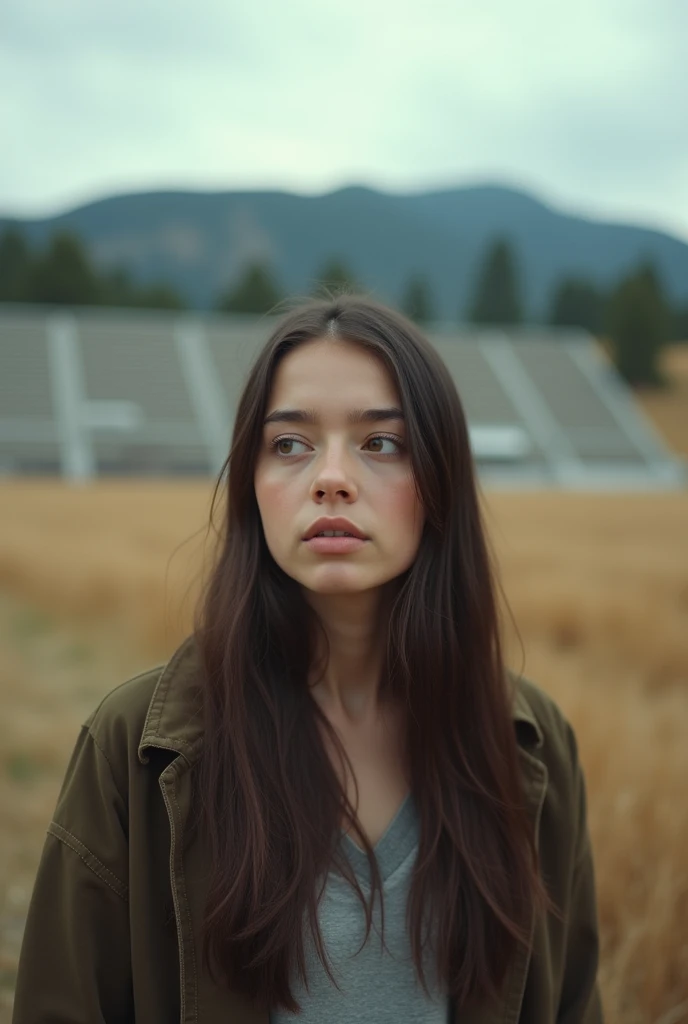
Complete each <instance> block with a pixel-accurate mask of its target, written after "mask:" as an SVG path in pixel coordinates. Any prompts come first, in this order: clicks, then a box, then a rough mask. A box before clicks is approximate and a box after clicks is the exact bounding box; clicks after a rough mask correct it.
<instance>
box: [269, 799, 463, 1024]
mask: <svg viewBox="0 0 688 1024" xmlns="http://www.w3.org/2000/svg"><path fill="white" fill-rule="evenodd" d="M418 839H419V821H418V814H417V808H416V805H415V801H414V799H413V796H412V794H411V793H408V794H407V796H406V799H405V800H404V802H403V803H402V805H401V807H400V808H399V810H398V811H397V813H396V815H395V816H394V818H393V819H392V821H391V822H390V823H389V825H388V827H387V830H386V831H385V833H384V835H383V836H382V837H381V838H380V839H379V840H378V842H377V843H376V845H375V846H374V848H373V849H374V852H375V857H376V859H377V864H378V868H379V871H380V875H381V878H382V885H383V895H384V909H385V929H384V940H385V948H384V949H383V947H382V942H381V937H380V933H381V915H380V898H379V894H376V898H375V906H374V908H373V918H372V927H371V930H370V934H369V936H368V939H367V940H366V944H365V946H363V947H362V948H360V947H361V943H362V942H363V936H364V935H365V912H364V909H363V906H362V905H361V901H360V899H359V898H358V896H357V895H356V893H355V892H354V890H353V888H352V887H351V885H350V884H349V883H348V882H347V881H346V879H345V878H343V877H341V876H340V875H339V874H337V873H336V872H334V871H333V872H330V874H329V875H328V878H327V884H326V886H325V890H324V892H323V895H322V897H321V900H320V903H319V905H318V922H319V925H320V930H321V932H322V937H323V943H324V945H325V949H326V951H327V955H328V957H329V959H330V962H331V968H332V973H333V974H334V976H335V978H336V979H337V983H338V985H339V988H340V990H341V991H337V989H336V988H335V987H334V985H332V983H331V981H330V979H329V978H328V976H327V973H326V972H325V969H324V967H323V966H322V964H321V963H320V959H319V957H318V954H317V952H316V949H315V943H314V942H313V936H312V935H311V931H310V928H309V927H307V928H306V938H305V949H306V970H307V977H308V985H309V989H310V993H308V992H306V989H305V987H304V986H303V985H302V984H301V983H300V981H299V979H298V978H294V979H293V983H292V988H293V992H294V995H295V998H296V1000H297V1001H298V1002H299V1003H300V1004H301V1013H300V1014H293V1013H289V1012H287V1011H284V1010H279V1011H277V1010H275V1011H272V1012H271V1013H270V1024H286V1022H287V1021H294V1020H298V1021H302V1022H303V1024H323V1022H324V1021H327V1024H364V1022H368V1021H372V1022H374V1024H399V1021H404V1024H447V1021H448V1020H449V1000H448V997H447V995H446V994H444V993H443V992H442V991H441V989H440V987H439V986H438V982H437V972H436V969H435V963H434V958H433V956H432V953H431V952H430V948H429V946H426V948H425V950H424V961H423V964H424V970H425V977H426V981H427V984H428V987H429V989H430V993H431V998H430V999H428V997H427V996H426V994H425V992H424V991H423V988H422V986H421V985H420V982H419V981H418V980H417V978H416V974H415V968H414V964H413V958H412V955H411V946H410V942H409V938H408V935H407V932H406V902H407V898H408V892H409V887H410V882H411V873H412V870H413V865H414V863H415V859H416V855H417V853H418ZM341 842H342V844H343V850H344V852H345V853H346V855H347V857H348V858H349V861H350V863H351V866H352V868H353V870H354V871H355V872H356V877H357V879H358V882H359V884H360V886H361V888H362V889H363V892H364V894H365V896H366V899H367V900H368V901H369V900H370V869H369V866H368V859H367V857H366V855H365V853H364V852H363V850H361V849H359V847H358V846H357V845H356V843H355V842H354V841H353V839H352V838H351V837H350V836H349V835H346V834H345V833H344V832H342V838H341ZM357 950H358V952H357Z"/></svg>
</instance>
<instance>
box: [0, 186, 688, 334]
mask: <svg viewBox="0 0 688 1024" xmlns="http://www.w3.org/2000/svg"><path fill="white" fill-rule="evenodd" d="M9 224H12V225H15V226H16V227H18V228H19V229H20V230H22V231H23V232H24V233H25V234H26V236H27V238H28V239H29V241H30V242H31V243H33V244H44V243H45V241H46V240H47V238H48V237H49V236H50V235H51V234H52V233H53V232H54V231H57V230H65V229H68V230H74V231H76V233H77V234H79V235H80V236H81V237H82V239H83V241H84V243H85V245H86V247H87V249H88V251H89V253H90V255H91V257H92V258H93V260H94V261H95V262H96V264H97V265H98V266H99V267H100V268H101V269H111V268H113V267H115V266H119V265H124V266H126V267H127V268H128V269H129V270H130V271H131V273H132V275H133V276H135V278H136V279H138V280H139V281H140V282H141V283H147V282H149V281H152V280H156V279H161V278H162V279H165V280H167V281H169V282H170V283H171V284H173V285H174V286H175V287H176V288H178V289H179V291H180V292H181V293H182V294H183V295H184V296H185V297H186V298H187V300H188V301H189V302H190V303H191V305H193V306H195V307H197V308H201V309H203V308H209V307H210V306H212V304H213V303H214V301H215V300H216V298H217V295H218V293H219V292H220V291H222V290H223V289H225V288H226V287H227V285H229V284H231V283H233V281H235V280H236V279H237V278H238V276H239V275H240V273H241V271H242V269H243V267H244V266H245V265H246V264H247V263H248V262H250V261H251V260H254V259H260V260H268V261H270V263H271V264H272V266H273V269H274V272H275V274H276V276H277V278H278V280H279V281H280V283H281V285H282V286H283V287H284V289H285V290H286V291H287V292H289V293H291V294H307V293H309V292H310V291H311V290H312V287H313V282H314V278H315V275H316V274H317V272H318V270H319V269H320V267H321V266H322V264H323V263H324V262H325V260H327V259H329V258H330V257H334V256H336V257H339V258H341V259H343V260H344V261H345V262H346V263H347V265H349V266H350V267H351V269H352V271H353V273H354V274H355V275H356V276H357V277H358V279H359V280H360V281H361V283H362V284H363V287H364V288H366V290H369V291H371V292H372V293H373V294H374V295H375V296H376V297H378V298H380V299H381V300H383V301H388V302H392V303H398V302H399V300H400V298H401V294H402V291H403V288H404V285H405V284H406V281H407V280H408V278H409V276H410V275H411V274H412V273H422V274H425V275H426V276H427V277H428V279H429V282H430V284H431V287H432V289H433V293H434V300H435V309H436V313H437V315H438V317H440V318H444V319H447V320H456V319H457V318H458V319H460V318H462V317H463V316H464V315H465V313H466V307H467V304H468V303H469V301H470V297H471V295H472V292H473V288H474V285H475V279H476V275H477V273H478V270H479V265H480V262H481V260H482V258H483V256H484V254H485V252H486V250H487V247H488V246H489V245H490V244H491V242H492V241H493V240H494V238H495V237H496V236H497V235H505V236H506V237H507V238H509V240H510V242H511V243H512V245H513V246H514V248H515V250H516V253H517V256H518V258H519V269H520V278H521V288H522V295H523V298H524V305H525V308H526V313H527V316H528V318H529V319H541V318H542V317H543V316H544V315H545V314H546V311H547V308H548V305H549V301H550V297H551V293H552V290H553V288H554V287H555V286H556V284H557V283H558V282H559V280H560V279H561V277H563V276H574V275H576V276H584V277H588V278H590V279H592V280H593V281H594V282H595V283H596V284H598V285H599V286H601V287H605V288H608V287H610V286H611V285H612V284H613V283H614V282H615V281H616V280H617V279H618V278H619V277H620V276H621V275H622V274H623V273H626V272H627V271H629V270H630V269H632V268H633V267H634V266H636V265H637V263H638V262H640V260H642V259H651V260H653V262H654V263H655V265H656V267H657V269H658V271H659V273H660V276H661V278H662V281H663V283H664V285H665V288H666V291H667V294H668V296H669V298H670V299H671V300H672V301H674V302H680V303H686V302H688V243H686V242H683V241H682V240H681V239H679V238H676V237H675V236H672V235H670V234H668V233H666V232H663V231H660V230H657V229H653V228H647V227H636V226H634V225H632V224H623V223H610V222H606V221H601V220H596V219H594V218H591V217H588V216H579V215H576V214H571V213H563V212H560V211H559V210H558V209H557V208H556V207H555V206H554V205H553V204H551V203H545V202H543V201H542V200H540V199H539V198H538V197H537V196H536V195H534V194H533V193H530V192H525V191H520V190H518V189H514V188H511V187H506V186H503V185H498V184H492V183H490V184H479V185H469V186H462V187H456V188H451V187H444V188H441V189H434V190H425V191H416V192H408V193H392V192H383V191H380V190H378V189H374V188H370V187H368V186H366V185H360V184H358V185H348V186H344V187H342V188H338V189H335V190H333V191H330V192H325V193H322V194H320V195H301V194H298V193H294V192H289V191H287V190H279V189H271V190H260V191H259V190H255V191H251V190H241V191H230V190H192V189H164V190H148V191H141V192H132V193H127V192H123V193H120V194H117V195H112V196H108V197H104V198H102V199H95V200H91V201H89V202H87V203H84V204H81V205H78V206H75V207H72V208H70V209H67V210H65V211H64V212H62V213H59V214H55V215H52V216H47V217H39V218H26V217H12V216H2V215H0V229H2V228H4V227H5V226H8V225H9Z"/></svg>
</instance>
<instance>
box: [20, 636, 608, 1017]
mask: <svg viewBox="0 0 688 1024" xmlns="http://www.w3.org/2000/svg"><path fill="white" fill-rule="evenodd" d="M197 658H198V655H197V652H196V648H195V646H194V643H193V640H192V638H191V637H189V638H188V639H187V640H186V641H185V642H184V643H183V644H182V646H181V647H180V648H179V649H178V650H177V651H176V652H175V654H174V655H173V657H172V658H171V659H170V661H169V662H168V663H167V665H166V666H165V667H164V668H156V669H153V670H151V671H148V672H144V673H143V674H142V675H139V676H136V677H135V678H133V679H130V680H128V681H127V682H125V683H122V684H121V685H120V686H118V687H116V688H115V689H114V690H113V691H112V692H111V693H109V694H108V695H107V696H106V697H105V699H104V700H103V701H102V702H101V704H100V705H99V707H97V708H96V710H95V711H94V712H93V713H92V714H91V715H90V717H89V718H88V720H87V721H86V722H85V723H84V725H83V726H82V729H81V732H80V734H79V736H78V739H77V741H76V745H75V748H74V751H73V753H72V755H71V759H70V761H69V765H68V768H67V772H66V775H65V778H64V782H63V784H62V789H61V791H60V795H59V798H58V801H57V806H56V809H55V815H54V819H53V820H52V821H51V822H50V824H49V826H48V834H47V837H46V841H45V846H44V849H43V853H42V857H41V861H40V865H39V869H38V874H37V877H36V881H35V886H34V890H33V894H32V898H31V903H30V907H29V912H28V918H27V922H26V930H25V933H24V939H23V945H22V950H21V955H20V961H19V970H18V977H17V986H16V995H15V1002H14V1015H13V1024H39V1022H40V1024H48V1022H60V1024H99V1022H106V1024H124V1022H127V1024H132V1022H134V1021H136V1022H138V1024H173V1022H176V1021H179V1022H180V1024H192V1022H193V1024H268V1014H267V1013H266V1012H259V1011H257V1010H255V1009H253V1008H252V1007H251V1006H250V1004H249V1003H248V1001H247V1000H246V999H245V998H244V997H242V996H239V995H236V994H231V993H228V992H227V991H226V990H222V989H221V988H220V987H219V986H216V985H214V984H213V983H212V981H211V979H210V977H209V976H208V974H207V972H206V971H205V970H204V969H203V968H202V965H201V955H200V944H199V929H200V925H201V912H202V907H203V902H204V896H205V891H204V887H203V877H204V875H206V873H207V869H208V862H207V860H206V856H205V851H204V849H202V848H201V846H202V845H203V844H202V843H201V841H200V840H197V839H194V840H193V841H190V842H185V831H184V826H185V822H186V820H187V815H188V813H189V809H190V799H191V789H190V783H191V777H190V768H191V766H192V765H193V764H194V762H195V761H196V760H197V758H198V755H199V749H200V746H201V743H202V728H201V716H200V714H199V703H198V692H199V691H198V686H197V680H198V670H197V666H198V660H197ZM513 720H514V728H515V729H516V733H517V738H518V744H519V756H520V764H521V769H522V773H523V779H524V783H525V793H526V797H527V804H528V811H529V815H530V818H531V821H532V827H533V830H534V833H535V835H536V837H537V840H538V845H539V851H540V856H541V863H542V869H543V875H544V877H545V879H546V881H547V883H548V886H549V888H550V892H551V894H552V896H553V898H554V900H555V902H556V903H557V905H558V906H559V907H560V908H561V910H562V911H563V913H564V914H565V916H566V921H565V922H560V921H558V920H556V918H554V917H553V916H552V915H547V918H546V919H542V920H538V921H533V924H532V931H531V934H532V942H531V946H530V948H528V949H526V948H525V947H520V950H521V951H520V952H519V954H518V955H517V957H516V958H515V960H514V961H513V964H512V967H511V968H510V971H509V974H508V976H507V979H506V983H505V986H504V989H503V999H502V1001H501V1004H500V1006H499V1007H498V1008H497V1009H496V1010H495V1009H494V1008H493V1009H492V1011H491V1012H488V1011H487V1010H486V1009H485V1008H484V1007H479V1006H476V1007H475V1009H471V1010H468V1009H464V1011H462V1013H461V1014H460V1017H459V1020H460V1024H515V1022H516V1021H520V1022H523V1024H553V1022H557V1024H600V1022H601V1021H602V1011H601V1007H600V998H599V992H598V987H597V966H598V926H597V912H596V900H595V882H594V873H593V860H592V854H591V847H590V839H589V834H588V828H587V819H586V788H585V782H584V777H583V774H582V771H581V767H580V764H579V761H578V757H577V748H576V740H575V736H574V733H573V731H572V729H571V726H570V725H569V723H568V721H567V720H566V719H565V717H564V716H563V714H562V712H561V711H560V710H559V708H558V706H557V705H556V704H555V703H554V702H553V700H552V699H551V698H550V697H548V696H546V695H545V693H544V692H543V691H542V690H540V689H539V688H538V687H537V686H535V685H534V684H533V683H532V682H530V681H528V680H526V679H524V678H523V677H520V678H519V682H518V688H517V690H516V699H515V702H514V709H513ZM453 1009H454V1008H453V1007H452V1012H453Z"/></svg>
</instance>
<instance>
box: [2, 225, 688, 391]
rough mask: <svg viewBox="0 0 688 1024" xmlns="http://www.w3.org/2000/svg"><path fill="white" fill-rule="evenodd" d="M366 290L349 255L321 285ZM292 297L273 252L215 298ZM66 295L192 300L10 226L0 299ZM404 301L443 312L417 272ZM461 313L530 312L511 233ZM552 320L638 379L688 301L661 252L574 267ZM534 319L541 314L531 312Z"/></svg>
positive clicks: (683, 317)
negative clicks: (599, 270)
mask: <svg viewBox="0 0 688 1024" xmlns="http://www.w3.org/2000/svg"><path fill="white" fill-rule="evenodd" d="M323 289H327V290H328V291H329V292H334V293H336V292H338V291H366V287H365V283H364V282H361V281H359V280H357V278H356V276H355V274H354V273H353V271H352V270H351V268H350V267H349V266H347V264H346V263H345V261H343V260H341V259H339V258H335V257H332V258H331V259H329V260H328V261H326V263H325V264H324V265H323V266H322V267H321V268H320V269H319V271H318V272H316V274H315V276H314V282H313V289H312V294H314V295H317V294H319V293H320V294H322V293H323ZM285 297H286V293H285V291H284V289H283V288H282V287H281V285H280V282H279V281H278V280H277V277H276V275H275V273H274V271H273V270H272V268H271V267H270V265H269V264H268V263H266V262H261V261H255V262H253V263H251V264H249V265H248V266H246V267H245V268H244V269H243V271H242V273H241V275H240V277H239V279H238V280H237V281H235V282H234V283H233V284H232V285H231V286H230V287H228V288H227V289H225V290H224V291H223V292H222V293H221V294H219V295H218V296H217V300H216V303H215V308H216V309H217V310H219V311H224V312H232V313H255V314H263V313H266V312H269V311H270V310H273V309H274V308H275V307H276V306H277V305H278V304H279V303H280V302H281V301H282V299H284V298H285ZM3 301H4V302H30V303H65V304H70V305H106V306H129V307H137V308H144V307H147V308H154V309H178V310H181V309H185V308H187V305H188V304H187V302H186V300H185V298H184V296H182V295H181V293H180V292H179V291H178V290H177V289H175V288H174V287H173V286H171V285H170V284H169V283H166V282H164V281H160V282H155V283H150V284H146V285H143V284H140V283H137V282H135V281H133V280H132V278H131V275H130V274H129V273H128V272H127V271H126V270H125V269H124V268H119V269H115V270H109V271H103V270H99V269H98V268H97V267H96V266H95V265H94V264H93V261H92V260H91V259H90V258H89V256H88V253H87V251H86V249H85V247H84V245H83V243H82V242H81V240H80V239H79V238H78V237H77V236H76V235H75V234H73V233H70V232H65V231H62V232H58V233H56V234H54V235H53V236H52V238H51V239H49V241H48V242H47V244H46V246H45V247H44V248H43V249H39V250H35V249H31V247H30V246H29V244H28V243H27V241H26V239H25V238H24V236H23V235H22V234H21V233H20V232H19V231H18V230H17V229H16V228H14V227H10V228H7V229H6V230H5V231H4V233H3V234H2V235H0V302H3ZM398 305H399V308H400V309H401V310H403V312H405V313H406V314H407V315H408V316H409V317H410V318H411V319H413V320H414V321H416V322H417V323H419V324H421V325H428V324H431V323H432V322H433V321H434V320H435V319H436V313H435V302H434V296H433V290H432V285H431V282H430V281H429V280H428V278H427V276H425V275H423V274H421V273H416V274H413V275H411V277H410V278H409V279H408V280H407V282H406V284H405V286H404V288H403V289H402V293H401V295H400V296H399V302H398ZM457 319H458V321H459V322H466V321H467V322H469V323H474V324H481V325H488V324H489V325H501V326H514V325H518V324H521V323H524V322H526V321H527V316H526V313H525V310H524V303H523V298H522V294H521V280H520V271H519V266H518V259H517V255H516V252H515V250H514V247H513V246H512V245H511V244H510V243H509V240H508V239H507V238H505V237H497V238H495V239H494V240H493V241H492V242H491V244H490V245H489V246H488V248H487V251H486V252H485V254H484V257H483V259H482V261H481V262H480V265H479V266H478V268H477V274H476V277H475V282H474V287H473V294H472V296H471V298H470V300H469V303H468V306H467V309H466V310H457ZM545 321H546V322H547V323H549V324H551V325H553V326H557V327H581V328H584V329H585V330H587V331H590V332H591V333H592V334H593V335H595V336H597V337H602V338H604V339H606V341H607V342H608V344H609V346H610V354H611V355H612V358H613V359H614V362H615V364H616V366H617V368H618V370H619V371H620V373H621V374H622V375H623V376H624V377H625V378H626V380H627V381H628V382H629V383H632V384H635V383H654V384H659V383H662V379H661V374H660V371H659V369H658V357H659V353H660V351H661V349H662V347H663V346H664V345H665V344H666V343H667V342H670V341H686V340H688V304H687V305H686V306H684V307H681V308H674V307H672V305H671V303H670V301H669V300H668V298H667V296H666V293H665V291H664V288H663V286H662V283H661V280H660V276H659V274H658V272H657V270H656V268H655V267H654V266H653V264H652V263H651V261H649V260H646V261H643V262H641V263H640V264H639V265H638V266H636V267H634V268H631V269H630V270H629V271H628V272H627V273H626V274H624V275H623V276H622V277H621V278H620V279H619V280H618V281H617V282H616V283H615V284H614V285H613V286H612V287H611V288H609V289H606V290H605V289H603V288H601V287H599V286H598V285H597V284H596V283H595V282H594V281H592V280H590V279H587V278H584V277H580V276H578V277H576V276H572V277H566V278H564V279H562V280H561V281H559V282H558V284H557V285H556V286H555V288H554V290H553V291H552V294H551V296H550V302H549V308H548V310H547V313H546V316H545ZM529 322H532V319H531V320H530V321H529Z"/></svg>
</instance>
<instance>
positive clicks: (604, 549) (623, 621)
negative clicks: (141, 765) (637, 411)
mask: <svg viewBox="0 0 688 1024" xmlns="http://www.w3.org/2000/svg"><path fill="white" fill-rule="evenodd" d="M686 355H688V349H687V350H686ZM672 358H673V359H674V361H673V363H672V366H673V367H674V370H675V372H676V373H677V375H678V376H679V377H681V380H680V382H679V383H680V388H681V389H683V388H685V390H683V391H681V392H680V393H681V394H682V399H681V400H678V401H675V393H674V392H672V393H671V394H670V395H666V394H665V395H664V396H663V397H664V398H665V402H664V405H662V400H661V396H655V395H652V394H645V395H643V396H641V399H640V400H641V401H642V402H643V405H644V406H645V408H646V411H647V412H648V414H649V415H652V417H653V418H654V419H655V422H656V423H657V425H658V428H659V429H660V430H662V431H664V432H665V433H666V436H667V437H668V438H669V439H670V441H671V443H672V445H673V447H674V448H675V449H676V450H677V451H683V452H685V453H687V454H688V359H686V358H685V356H684V353H683V352H682V351H679V352H678V353H674V354H672ZM684 367H685V378H683V377H682V373H681V370H682V369H683V368H684ZM677 386H678V385H677ZM655 406H656V408H655ZM658 410H659V411H658ZM210 492H211V484H210V483H209V482H199V481H175V482H168V481H157V482H154V481H148V482H133V481H117V482H112V481H109V482H106V481H99V482H97V483H95V484H93V485H92V486H88V487H85V488H72V487H69V486H67V485H64V484H62V483H61V482H59V481H48V480H43V481H38V480H35V481H29V480H17V481H10V480H7V481H5V482H3V483H1V484H0V711H1V715H0V823H1V828H0V1024H7V1022H9V1019H10V1013H11V1011H10V1007H11V1002H12V988H13V979H14V973H15V969H16V963H17V957H18V951H19V946H20V941H21V935H22V929H23V923H24V915H25V912H26V908H27V904H28V900H29V897H30V894H31V887H32V883H33V877H34V874H35V870H36V867H37V864H38V860H39V856H40V851H41V848H42V844H43V839H44V835H45V828H46V825H47V823H48V821H49V819H50V817H51V813H52V810H53V807H54V803H55V800H56V797H57V792H58V788H59V784H60V781H61V777H62V773H63V772H64V769H65V767H66V763H67V759H68V756H69V753H70V751H71V748H72V745H73V743H74V741H75V739H76V736H77V733H78V729H79V725H80V724H81V722H82V721H83V719H84V718H85V717H86V715H87V714H88V713H89V712H90V711H91V709H92V708H93V707H94V705H95V704H96V702H97V701H98V700H99V699H100V697H101V696H102V695H103V694H105V693H106V692H107V691H108V690H110V689H111V688H112V687H113V686H115V685H117V684H118V683H119V682H121V681H122V680H123V679H125V678H127V676H129V675H132V674H134V673H135V672H137V671H140V670H141V669H143V668H145V667H148V666H149V665H153V664H156V663H158V662H160V661H162V660H164V659H165V658H166V657H167V656H168V655H169V653H170V652H171V651H172V650H173V649H174V647H175V645H176V644H177V642H178V641H179V640H180V639H181V638H182V637H183V636H185V635H186V633H187V632H188V628H189V623H190V616H191V611H192V607H193V601H194V598H195V595H196V592H197V585H198V581H199V578H200V572H201V568H202V565H203V561H204V558H205V557H206V556H207V554H208V552H209V547H210V541H208V540H207V539H206V524H207V514H208V507H209V498H210ZM485 507H486V521H487V524H488V528H489V531H490V535H491V538H492V542H493V545H494V547H495V550H496V553H497V555H498V560H499V565H500V572H501V581H502V585H503V588H504V591H505V593H506V596H507V599H508V602H509V606H510V608H511V611H512V613H513V615H514V618H515V621H516V624H517V626H518V634H519V636H518V637H517V636H516V634H515V632H514V630H513V627H512V626H511V625H510V623H509V620H508V617H507V618H506V628H507V635H506V640H507V652H508V661H509V664H510V665H511V666H512V667H514V668H516V669H518V670H520V671H522V672H523V673H524V674H525V675H526V676H528V677H529V678H530V679H532V680H533V681H535V682H536V683H538V685H540V686H542V687H543V688H544V689H546V690H547V691H548V692H549V693H551V694H552V695H553V696H554V698H555V699H556V700H557V701H558V702H559V704H560V706H561V707H562V709H563V710H564V712H565V713H566V714H567V715H568V717H569V718H570V720H571V722H572V723H573V725H574V728H575V730H576V734H577V737H578V741H579V747H580V754H581V759H582V762H583V767H584V770H585V773H586V779H587V785H588V800H589V824H590V831H591V835H592V841H593V848H594V854H595V868H596V876H597V888H598V903H599V916H600V928H601V941H602V958H601V969H600V981H601V987H602V992H603V1000H604V1005H605V1012H606V1020H607V1022H608V1024H620V1022H624V1024H680V1022H681V1021H688V803H687V800H686V793H687V790H688V491H683V492H678V493H667V494H630V495H629V494H617V495H599V494H598V495H595V494H563V493H556V492H548V491H540V492H530V493H521V494H519V493H506V492H504V493H497V492H488V493H487V495H486V503H485ZM521 645H522V646H521Z"/></svg>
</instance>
